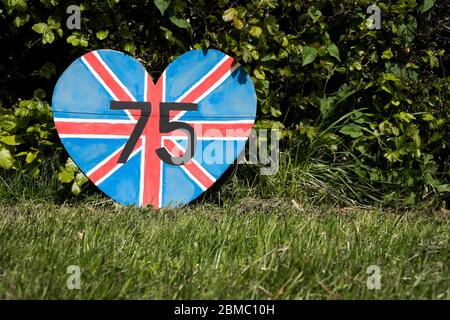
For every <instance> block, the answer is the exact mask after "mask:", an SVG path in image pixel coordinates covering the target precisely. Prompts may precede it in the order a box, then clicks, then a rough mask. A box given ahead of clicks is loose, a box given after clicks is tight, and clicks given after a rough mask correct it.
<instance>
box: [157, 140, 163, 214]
mask: <svg viewBox="0 0 450 320" xmlns="http://www.w3.org/2000/svg"><path fill="white" fill-rule="evenodd" d="M161 147H163V141H162V140H161ZM162 182H163V162H162V160H159V192H158V207H159V208H161V207H162V195H163V183H162Z"/></svg>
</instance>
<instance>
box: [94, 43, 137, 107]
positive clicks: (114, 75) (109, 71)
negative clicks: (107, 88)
mask: <svg viewBox="0 0 450 320" xmlns="http://www.w3.org/2000/svg"><path fill="white" fill-rule="evenodd" d="M92 53H93V54H94V56H96V57H97V59H98V61H100V63H101V64H102V65H103V67H105V69H106V71H108V73H109V74H110V75H111V77H113V79H114V80H115V81H116V82H117V83H118V84H119V86H120V87H121V88H122V90H123V91H125V93H126V94H127V95H128V96H129V97H130V98H131V100H132V101H136V98H135V97H134V96H133V95H132V94H131V92H130V90H128V88H127V87H126V86H125V85H124V84H123V83H122V81H120V79H119V78H118V77H117V76H116V74H115V73H114V72H113V71H112V70H111V69H110V68H109V66H108V65H107V64H106V63H105V61H103V59H102V57H101V56H100V54H99V53H98V51H93V52H92Z"/></svg>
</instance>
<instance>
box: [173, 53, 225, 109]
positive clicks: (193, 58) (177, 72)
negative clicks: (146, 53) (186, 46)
mask: <svg viewBox="0 0 450 320" xmlns="http://www.w3.org/2000/svg"><path fill="white" fill-rule="evenodd" d="M224 57H225V54H224V53H222V52H220V51H217V50H193V51H189V52H186V53H185V54H183V55H181V56H180V57H178V58H177V59H176V60H175V61H174V62H172V63H171V64H170V65H169V66H168V67H167V69H166V101H168V102H173V101H176V100H177V99H178V98H179V97H180V96H182V95H183V94H184V93H185V92H186V91H187V90H188V89H189V88H190V87H192V86H193V85H194V84H195V83H196V82H198V81H199V80H200V79H201V78H203V76H205V75H206V74H207V73H208V72H209V71H210V70H211V69H212V68H214V66H215V65H216V64H217V63H219V62H220V60H222V59H223V58H224Z"/></svg>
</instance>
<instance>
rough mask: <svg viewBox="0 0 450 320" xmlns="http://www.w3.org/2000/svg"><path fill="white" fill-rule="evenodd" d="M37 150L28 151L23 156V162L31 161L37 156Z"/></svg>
mask: <svg viewBox="0 0 450 320" xmlns="http://www.w3.org/2000/svg"><path fill="white" fill-rule="evenodd" d="M38 154H39V152H38V151H34V152H28V153H27V156H26V158H25V162H26V163H32V162H33V161H34V160H35V159H36V157H37V156H38Z"/></svg>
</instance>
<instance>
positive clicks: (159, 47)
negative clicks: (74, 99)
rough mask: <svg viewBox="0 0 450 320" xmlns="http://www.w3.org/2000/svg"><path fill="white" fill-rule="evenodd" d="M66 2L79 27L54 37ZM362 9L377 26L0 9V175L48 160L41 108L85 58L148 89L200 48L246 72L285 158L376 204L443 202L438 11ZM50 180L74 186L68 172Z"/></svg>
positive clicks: (15, 4)
mask: <svg viewBox="0 0 450 320" xmlns="http://www.w3.org/2000/svg"><path fill="white" fill-rule="evenodd" d="M72 4H77V5H79V8H80V9H81V29H80V30H69V29H68V28H67V27H66V21H67V19H68V18H69V16H70V14H68V13H66V9H67V7H68V6H70V5H72ZM376 4H377V5H378V7H379V8H380V10H381V28H380V29H373V28H371V27H370V25H371V23H372V24H373V21H370V19H369V17H370V14H369V13H367V11H366V10H367V8H368V6H369V5H371V2H370V1H319V0H309V1H286V0H250V1H228V0H219V1H206V0H200V1H181V0H154V1H144V0H135V1H124V0H96V1H82V2H79V1H78V2H77V1H72V0H71V1H62V0H40V1H31V0H1V4H0V141H1V142H0V166H1V167H2V168H3V169H5V170H22V172H27V173H29V174H33V175H36V176H38V175H39V171H38V170H39V163H41V162H42V161H43V160H44V159H46V157H48V156H49V155H52V154H54V153H55V152H60V150H61V145H60V142H59V140H58V138H57V136H56V134H55V130H54V127H53V122H52V116H51V108H50V105H49V104H50V103H51V99H50V97H51V94H52V90H53V86H54V85H55V83H56V81H57V79H58V77H59V76H60V75H61V73H62V72H63V71H64V70H65V68H67V66H68V65H69V64H70V63H71V62H72V61H73V60H74V59H76V58H77V57H79V56H81V55H82V54H84V53H85V52H88V51H90V50H94V49H101V48H110V49H115V50H120V51H124V52H126V53H128V54H130V55H132V56H134V57H135V58H137V59H138V60H139V61H140V62H142V63H143V64H144V65H145V66H146V68H147V70H148V71H149V72H150V74H151V75H152V77H153V78H155V79H156V78H157V77H158V76H159V75H160V74H161V72H162V71H163V70H164V68H165V66H167V65H168V64H169V63H170V62H171V61H172V60H173V59H175V58H176V57H177V56H179V55H181V54H182V53H184V52H186V51H188V50H191V49H194V48H214V49H218V50H221V51H223V52H226V53H228V54H229V55H232V56H234V57H236V58H237V59H238V60H239V62H240V63H241V64H242V65H243V66H244V67H245V68H246V70H247V71H248V72H249V73H250V74H251V76H252V79H253V81H254V83H255V87H256V90H257V96H258V123H259V125H260V126H266V127H273V126H277V127H282V128H284V132H285V135H284V137H285V140H286V141H285V142H286V143H285V144H284V146H286V148H288V147H287V146H290V147H289V152H291V153H299V152H300V154H301V153H304V150H309V151H308V159H307V161H317V162H320V163H323V164H327V165H329V166H331V167H332V166H339V165H340V164H342V163H346V164H349V163H350V164H351V166H352V168H353V174H354V177H353V178H352V179H354V180H355V181H360V182H361V181H362V182H364V183H369V184H370V185H371V186H373V187H374V188H375V189H376V190H377V191H378V193H379V194H381V195H382V197H381V201H384V202H387V203H392V202H398V201H402V203H404V202H406V203H414V202H416V201H418V200H422V199H427V198H430V197H434V196H439V197H441V198H442V197H446V196H448V194H449V192H450V182H449V176H450V167H449V158H450V152H448V148H449V143H450V139H449V138H450V136H449V130H448V123H449V120H450V116H449V111H450V109H449V93H450V85H449V83H450V79H449V75H448V74H447V70H446V67H447V65H448V57H447V55H448V52H447V51H448V49H447V48H448V47H447V46H446V45H447V43H448V40H449V39H448V38H449V32H448V31H449V30H450V22H449V20H448V17H447V13H448V12H450V3H449V1H438V2H436V1H434V0H423V1H416V0H404V1H384V2H377V3H376ZM296 161H305V159H300V160H299V159H297V160H296ZM61 172H62V173H61ZM61 172H60V179H61V181H63V182H72V181H73V179H74V178H75V177H76V176H78V177H79V179H78V181H79V185H82V184H83V183H85V179H83V177H82V175H77V171H76V167H74V166H73V164H71V163H68V164H66V167H65V168H63V170H62V171H61ZM72 187H74V189H75V190H74V191H75V192H79V188H78V187H79V186H75V185H73V186H72ZM368 196H369V195H364V194H360V195H358V197H359V198H361V199H364V197H366V198H367V197H368ZM368 200H370V199H368Z"/></svg>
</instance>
